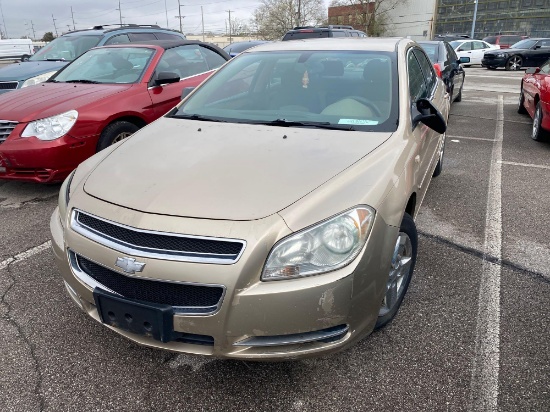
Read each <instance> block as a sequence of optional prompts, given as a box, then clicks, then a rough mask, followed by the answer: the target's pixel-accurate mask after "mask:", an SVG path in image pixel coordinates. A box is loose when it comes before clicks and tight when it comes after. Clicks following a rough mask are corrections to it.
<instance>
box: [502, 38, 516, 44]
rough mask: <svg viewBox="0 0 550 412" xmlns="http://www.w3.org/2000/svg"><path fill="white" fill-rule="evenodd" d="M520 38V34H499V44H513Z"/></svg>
mask: <svg viewBox="0 0 550 412" xmlns="http://www.w3.org/2000/svg"><path fill="white" fill-rule="evenodd" d="M520 40H521V36H501V37H500V44H514V43H517V42H518V41H520Z"/></svg>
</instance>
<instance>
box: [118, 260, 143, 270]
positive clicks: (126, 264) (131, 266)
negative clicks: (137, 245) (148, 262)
mask: <svg viewBox="0 0 550 412" xmlns="http://www.w3.org/2000/svg"><path fill="white" fill-rule="evenodd" d="M115 266H118V267H119V268H121V269H122V270H123V271H124V272H126V273H136V272H142V271H143V268H144V267H145V263H141V262H136V260H135V259H134V258H129V257H121V258H117V259H116V263H115Z"/></svg>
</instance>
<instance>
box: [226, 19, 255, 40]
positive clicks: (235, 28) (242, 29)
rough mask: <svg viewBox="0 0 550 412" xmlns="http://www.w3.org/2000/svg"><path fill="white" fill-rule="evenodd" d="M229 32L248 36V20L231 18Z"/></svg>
mask: <svg viewBox="0 0 550 412" xmlns="http://www.w3.org/2000/svg"><path fill="white" fill-rule="evenodd" d="M231 34H232V35H233V36H248V35H249V34H250V27H249V25H248V22H247V21H245V20H241V19H231Z"/></svg>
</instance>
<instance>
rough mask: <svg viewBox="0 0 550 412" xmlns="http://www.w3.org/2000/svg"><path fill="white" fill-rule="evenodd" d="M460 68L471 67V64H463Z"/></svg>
mask: <svg viewBox="0 0 550 412" xmlns="http://www.w3.org/2000/svg"><path fill="white" fill-rule="evenodd" d="M462 67H472V65H471V64H463V65H462Z"/></svg>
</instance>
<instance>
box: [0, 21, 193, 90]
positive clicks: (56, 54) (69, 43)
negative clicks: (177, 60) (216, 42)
mask: <svg viewBox="0 0 550 412" xmlns="http://www.w3.org/2000/svg"><path fill="white" fill-rule="evenodd" d="M181 39H185V36H184V35H183V34H181V33H179V32H177V31H174V30H169V29H162V28H160V27H159V26H155V25H137V24H125V25H122V26H120V25H117V27H113V26H108V25H104V26H95V27H93V28H91V29H86V30H77V31H73V32H69V33H67V34H64V35H63V36H60V37H58V38H57V39H55V40H54V41H52V42H51V43H49V44H48V45H46V46H45V47H43V48H41V49H40V50H38V51H37V52H36V54H34V55H33V56H32V57H30V58H29V60H28V61H23V62H21V63H17V64H10V65H8V66H5V67H3V68H1V69H0V93H5V92H9V91H11V90H15V89H20V88H22V87H27V86H32V85H34V84H38V83H42V82H44V81H46V80H48V79H49V78H50V77H51V76H52V75H53V74H54V73H55V72H57V71H58V70H59V69H61V68H62V67H63V66H65V65H66V64H67V63H69V62H71V61H73V60H74V59H76V58H77V57H78V56H80V55H81V54H83V53H84V52H86V51H88V50H89V49H91V48H92V47H95V46H106V45H110V44H121V43H139V42H143V41H149V40H181Z"/></svg>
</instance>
